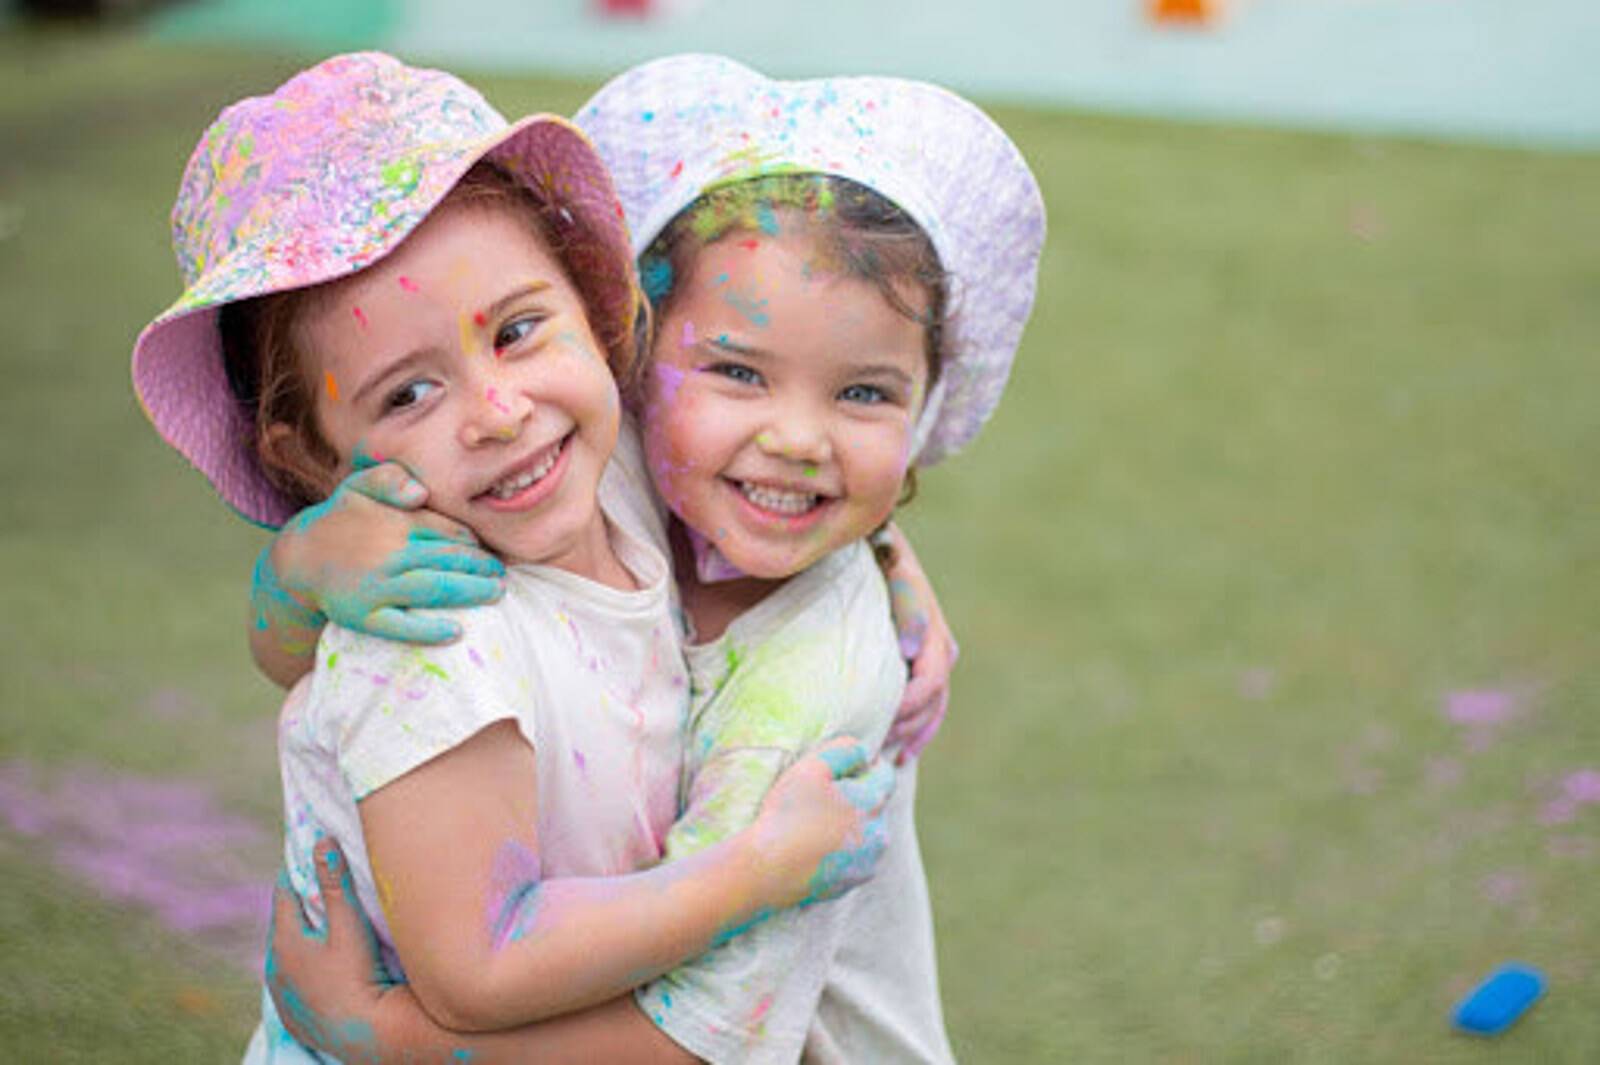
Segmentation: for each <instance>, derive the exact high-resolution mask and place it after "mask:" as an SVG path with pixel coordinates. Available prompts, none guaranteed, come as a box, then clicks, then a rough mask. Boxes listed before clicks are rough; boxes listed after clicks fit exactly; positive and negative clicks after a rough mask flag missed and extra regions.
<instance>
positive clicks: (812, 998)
mask: <svg viewBox="0 0 1600 1065" xmlns="http://www.w3.org/2000/svg"><path fill="white" fill-rule="evenodd" d="M685 653H686V655H687V657H688V661H689V672H690V678H691V691H692V696H691V697H692V700H693V704H692V708H691V710H690V719H689V739H688V744H687V754H686V756H685V767H684V770H685V771H684V782H685V790H686V794H685V812H684V815H683V817H682V818H681V819H680V820H679V822H678V824H677V825H675V826H674V827H673V829H672V831H671V833H669V835H668V837H667V857H668V858H669V859H671V858H678V857H682V856H684V855H686V854H690V853H693V852H694V851H696V850H699V849H701V848H703V847H705V846H708V845H710V844H712V843H716V842H718V841H719V840H722V839H724V838H726V837H727V836H729V835H731V834H732V833H733V832H735V831H737V830H738V829H740V828H742V827H744V826H745V825H746V824H748V823H749V822H750V821H751V820H753V819H754V817H755V815H756V812H757V810H758V809H759V807H760V804H761V800H762V798H763V797H764V796H765V795H766V792H767V789H768V788H769V787H770V786H771V785H772V783H773V781H774V780H776V779H777V777H778V775H779V774H780V773H782V771H783V770H784V769H785V768H787V767H788V766H789V765H790V764H791V763H793V762H794V761H795V760H796V759H797V758H798V757H799V756H800V755H801V754H803V753H804V752H805V751H806V750H808V749H809V748H811V747H813V746H815V745H816V744H817V743H819V742H821V741H823V740H825V739H828V738H830V737H833V736H836V735H841V734H849V735H853V736H856V737H858V738H859V739H861V740H862V741H863V742H864V743H866V744H867V745H868V746H869V747H870V748H871V749H873V750H876V749H877V748H878V747H879V746H880V745H881V744H882V742H883V738H884V735H885V733H886V732H887V731H888V728H889V725H890V723H891V722H892V721H893V719H894V714H895V710H896V708H897V707H898V705H899V702H900V698H901V695H902V694H903V692H904V690H905V666H904V665H903V664H902V661H901V657H900V650H899V644H898V642H897V640H896V637H895V632H894V627H893V623H892V621H891V620H890V613H889V597H888V592H887V589H886V588H885V587H884V582H883V576H882V574H881V573H880V572H879V570H878V566H877V563H876V562H875V561H874V560H873V558H872V554H871V550H870V548H868V547H867V545H866V544H864V543H859V542H858V543H854V544H851V545H849V546H847V547H844V548H841V549H840V550H838V551H836V552H834V553H833V554H831V555H829V556H828V557H826V558H824V559H823V560H821V561H820V562H818V563H817V564H816V565H814V566H812V567H811V568H810V569H808V570H806V571H805V572H803V573H801V574H798V575H796V576H795V577H794V578H792V579H791V580H789V581H788V583H786V584H785V585H784V586H783V587H781V588H779V589H778V590H777V591H775V592H774V593H773V594H772V595H770V596H768V597H767V598H766V599H764V600H762V601H761V602H760V603H758V604H757V605H756V606H755V607H753V608H752V609H750V610H749V611H746V612H745V613H744V614H742V615H740V617H738V618H737V619H736V620H735V621H734V622H733V623H732V624H731V625H730V626H729V627H728V630H727V631H726V632H725V633H723V635H722V636H721V637H720V638H718V639H716V640H713V641H711V642H709V643H704V644H697V645H691V646H689V647H688V648H686V649H685ZM915 800H916V770H915V766H914V765H913V766H912V767H910V768H908V769H905V770H902V771H901V772H900V777H899V781H898V785H897V787H896V790H895V796H894V798H893V800H891V804H890V807H889V815H888V822H889V824H888V828H889V844H888V848H887V850H886V851H885V853H884V856H883V859H882V861H881V862H880V864H879V867H878V871H877V875H876V876H875V877H874V878H873V879H872V880H871V881H870V882H869V883H867V884H866V885H864V886H862V887H860V888H857V889H856V890H855V891H852V892H850V893H849V894H847V895H845V896H844V897H842V898H840V899H837V900H833V901H830V902H824V903H818V904H816V905H814V906H809V907H806V908H804V909H800V910H790V911H785V912H784V913H780V914H778V915H776V916H774V917H772V918H770V919H769V920H767V921H766V922H765V923H763V924H761V925H758V926H756V927H755V928H754V929H752V930H751V931H748V932H746V933H744V934H743V935H740V936H737V937H736V938H734V939H733V940H731V941H730V942H728V943H727V944H725V945H723V946H721V947H718V948H716V949H714V950H713V951H711V952H710V953H709V954H706V955H705V956H704V957H702V958H700V959H697V960H696V961H694V962H691V963H689V964H688V965H685V966H682V967H680V968H678V969H676V970H674V971H673V972H671V973H668V974H667V975H666V976H664V977H662V978H661V979H659V980H657V981H655V982H654V983H651V984H648V985H646V986H645V987H642V988H640V989H639V990H638V991H637V992H636V1000H637V1001H638V1003H639V1005H640V1006H641V1008H643V1009H644V1011H645V1012H646V1013H647V1014H648V1015H649V1016H650V1017H651V1018H652V1020H654V1021H655V1023H656V1024H657V1025H658V1026H659V1027H661V1029H662V1030H663V1031H665V1032H666V1033H667V1034H668V1035H670V1036H671V1037H672V1038H673V1039H674V1040H675V1041H677V1042H678V1043H679V1044H680V1045H681V1046H683V1047H685V1048H687V1049H688V1050H690V1051H692V1052H693V1053H695V1054H697V1055H699V1056H700V1057H702V1058H705V1059H706V1060H708V1061H711V1062H716V1063H723V1062H793V1061H796V1060H799V1059H800V1058H801V1055H802V1052H803V1053H804V1056H805V1060H807V1061H814V1062H831V1061H840V1062H874V1063H880V1062H881V1063H891V1065H892V1063H898V1062H947V1061H951V1060H953V1058H952V1055H951V1051H950V1046H949V1042H948V1040H947V1038H946V1036H945V1032H944V1020H943V1016H942V1013H941V1010H940V1004H939V985H938V969H937V963H936V959H935V956H934V947H933V921H932V914H931V911H930V908H929V904H928V890H927V883H926V879H925V877H924V874H923V870H922V859H921V854H920V852H919V850H918V847H917V837H916V825H915V822H914V820H913V816H912V815H913V807H914V804H915Z"/></svg>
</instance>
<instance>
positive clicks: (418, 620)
mask: <svg viewBox="0 0 1600 1065" xmlns="http://www.w3.org/2000/svg"><path fill="white" fill-rule="evenodd" d="M353 627H354V628H357V629H359V631H361V632H364V633H367V634H368V635H369V636H377V637H380V638H381V639H385V640H393V641H395V642H396V643H425V644H441V643H449V642H450V641H452V640H455V639H458V638H459V637H460V636H461V623H460V622H459V621H456V620H454V619H453V618H442V617H439V616H438V615H436V614H413V613H410V612H409V611H406V610H401V609H399V608H397V607H392V606H385V607H379V608H378V609H377V610H374V611H373V612H372V613H370V614H368V615H367V616H366V617H365V618H363V619H362V622H361V624H360V625H359V626H353Z"/></svg>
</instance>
